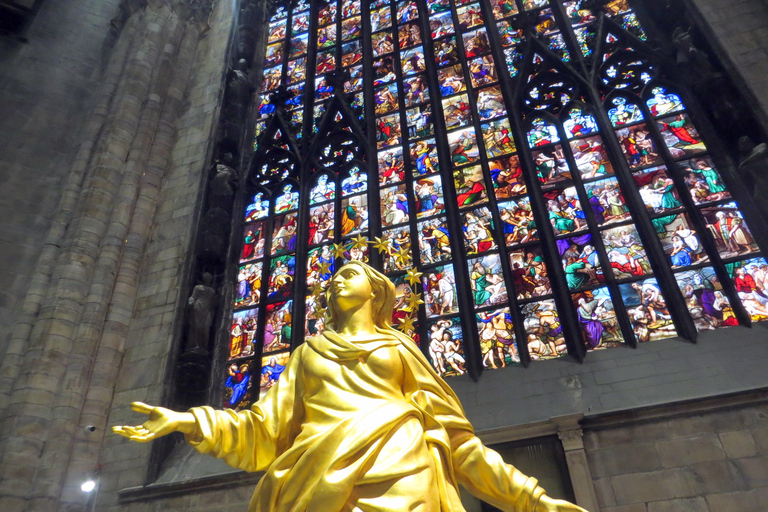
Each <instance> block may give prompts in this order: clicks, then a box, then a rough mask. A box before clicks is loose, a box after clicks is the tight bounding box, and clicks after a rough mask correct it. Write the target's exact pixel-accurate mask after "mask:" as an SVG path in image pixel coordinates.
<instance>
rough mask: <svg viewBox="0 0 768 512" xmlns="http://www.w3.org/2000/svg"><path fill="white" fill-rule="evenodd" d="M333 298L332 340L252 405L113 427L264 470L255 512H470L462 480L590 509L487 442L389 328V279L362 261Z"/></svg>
mask: <svg viewBox="0 0 768 512" xmlns="http://www.w3.org/2000/svg"><path fill="white" fill-rule="evenodd" d="M326 298H327V300H328V311H327V313H326V323H325V325H326V329H325V331H324V332H323V334H322V335H319V336H316V337H311V338H308V339H307V340H306V343H304V344H303V345H301V346H300V347H299V348H297V349H296V350H295V351H294V352H293V354H292V355H291V357H290V359H289V362H288V364H287V366H286V367H285V368H284V369H281V375H280V377H279V380H277V382H276V383H275V384H274V385H273V386H272V387H271V388H270V389H269V391H267V393H266V394H265V396H263V397H262V398H261V399H260V400H259V401H258V402H256V403H255V404H254V405H253V406H252V407H251V408H250V409H246V410H242V411H240V412H237V413H235V412H234V411H232V410H227V411H217V410H214V409H212V408H211V407H193V408H192V409H190V410H189V412H175V411H172V410H169V409H165V408H163V407H153V406H151V405H147V404H144V403H141V402H134V403H133V406H132V407H133V409H134V410H135V411H137V412H140V413H143V414H147V415H149V418H148V420H147V421H146V422H145V423H144V424H142V425H138V426H120V427H114V428H113V431H114V432H116V433H118V434H121V435H123V436H126V437H128V438H129V439H132V440H134V441H140V442H147V441H151V440H152V439H155V438H158V437H160V436H164V435H167V434H170V433H171V432H175V431H178V432H183V433H184V436H185V438H186V440H187V442H189V443H190V444H191V445H193V446H194V447H195V448H196V449H197V450H198V451H200V452H201V453H207V454H210V455H214V456H216V457H220V458H223V459H224V461H226V462H227V463H228V464H230V465H231V466H233V467H236V468H240V469H243V470H246V471H265V472H266V473H265V475H264V476H263V477H262V479H261V480H260V482H259V484H258V486H257V489H256V493H255V495H254V497H253V499H252V500H251V504H250V510H251V511H252V512H268V511H269V512H288V511H291V512H316V511H320V510H322V511H324V512H340V511H352V510H376V511H378V512H402V511H404V510H419V511H422V512H441V511H442V512H462V511H464V507H463V506H462V504H461V501H460V499H459V490H458V485H459V483H461V484H462V485H463V486H464V487H465V488H466V489H467V490H469V491H470V492H472V493H473V494H475V495H476V496H478V497H480V498H482V499H483V500H485V501H487V502H489V503H491V504H493V505H494V506H496V507H498V508H501V509H502V510H505V511H510V512H511V511H519V512H545V511H560V512H569V511H570V512H578V511H581V512H584V509H582V508H580V507H578V506H576V505H573V504H571V503H568V502H566V501H561V500H556V499H552V498H550V497H549V496H547V495H546V494H545V492H544V489H542V488H541V487H539V486H538V485H537V481H536V479H535V478H529V477H527V476H525V475H524V474H522V473H521V472H520V471H518V470H517V469H515V468H514V467H512V466H510V465H507V464H505V463H504V462H503V461H502V459H501V457H500V456H499V454H497V453H496V452H494V451H492V450H489V449H488V448H486V447H485V446H483V444H482V442H481V441H480V440H479V439H478V438H477V437H476V436H475V434H474V431H473V429H472V426H471V425H470V423H469V421H467V418H466V417H465V415H464V411H463V409H462V407H461V404H460V403H459V399H458V398H457V396H456V395H455V394H454V392H453V391H452V390H451V388H450V387H449V386H448V385H447V384H446V383H445V381H443V380H442V379H441V378H440V377H439V376H438V375H437V374H436V373H435V371H434V370H433V369H432V366H431V365H430V364H429V361H427V359H426V358H425V357H424V355H423V354H422V353H421V351H420V350H419V348H418V347H417V346H416V344H415V343H414V342H413V340H412V339H411V338H409V337H407V336H405V335H404V334H402V333H400V332H399V331H397V330H395V329H393V328H392V327H391V326H390V322H391V319H392V312H393V307H394V304H395V288H394V285H393V284H392V282H391V281H390V280H389V279H388V278H387V277H386V276H384V275H383V274H381V273H379V272H377V271H376V270H374V269H372V268H371V267H369V266H368V265H366V264H364V263H361V262H358V261H352V262H350V263H348V264H346V265H344V267H342V268H341V269H340V270H339V271H338V272H337V273H336V275H335V276H334V277H333V279H332V281H331V286H330V287H329V290H328V292H327V295H326Z"/></svg>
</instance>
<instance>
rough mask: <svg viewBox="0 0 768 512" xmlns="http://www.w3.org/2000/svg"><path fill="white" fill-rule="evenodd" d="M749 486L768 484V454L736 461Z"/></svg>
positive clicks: (764, 485)
mask: <svg viewBox="0 0 768 512" xmlns="http://www.w3.org/2000/svg"><path fill="white" fill-rule="evenodd" d="M734 463H735V464H736V466H737V467H738V468H739V470H740V472H741V474H742V475H744V479H745V480H746V484H747V486H749V487H766V486H768V456H762V457H751V458H749V459H739V460H737V461H734Z"/></svg>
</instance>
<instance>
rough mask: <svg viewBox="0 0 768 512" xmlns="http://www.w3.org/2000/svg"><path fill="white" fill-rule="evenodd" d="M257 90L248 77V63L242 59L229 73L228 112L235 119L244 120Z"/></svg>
mask: <svg viewBox="0 0 768 512" xmlns="http://www.w3.org/2000/svg"><path fill="white" fill-rule="evenodd" d="M255 90H256V88H255V87H254V86H253V84H251V80H250V78H249V77H248V61H247V60H245V59H240V60H238V61H237V67H236V68H229V70H228V71H227V110H228V113H229V114H230V115H231V116H234V117H235V119H243V117H244V116H245V111H246V109H247V108H248V104H249V103H250V99H251V95H252V94H253V92H254V91H255Z"/></svg>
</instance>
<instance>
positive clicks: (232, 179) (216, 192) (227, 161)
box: [210, 152, 240, 211]
mask: <svg viewBox="0 0 768 512" xmlns="http://www.w3.org/2000/svg"><path fill="white" fill-rule="evenodd" d="M239 183H240V178H239V176H238V174H237V171H236V170H235V169H233V168H232V153H229V152H227V153H224V156H222V157H221V160H220V161H218V162H217V163H216V171H215V173H214V174H213V177H212V178H211V185H210V187H211V203H212V204H211V206H212V207H214V208H222V209H224V210H227V211H229V209H230V207H231V206H232V201H233V200H234V197H235V192H236V191H237V187H238V185H239Z"/></svg>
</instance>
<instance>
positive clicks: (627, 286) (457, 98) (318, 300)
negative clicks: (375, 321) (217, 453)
mask: <svg viewBox="0 0 768 512" xmlns="http://www.w3.org/2000/svg"><path fill="white" fill-rule="evenodd" d="M593 3H594V2H592V3H589V2H585V1H583V0H563V1H562V2H559V3H558V2H550V1H548V0H490V1H488V2H479V1H476V0H454V1H450V0H371V1H369V2H362V1H359V0H355V1H350V2H338V1H337V0H330V1H328V2H313V1H304V2H300V3H299V4H297V5H293V6H289V5H288V4H283V3H281V2H278V4H279V5H276V6H274V7H272V9H273V12H272V15H271V16H270V17H269V18H268V19H265V20H264V23H265V26H268V28H267V29H266V30H267V35H266V37H265V39H266V41H265V46H264V48H265V49H264V54H263V60H262V62H261V65H260V67H259V69H260V70H263V71H261V72H260V75H259V76H258V77H254V82H255V83H256V84H257V89H258V90H257V91H256V94H255V96H256V100H255V101H256V104H255V105H254V107H253V111H254V119H253V122H254V123H255V138H254V150H255V155H254V158H255V160H254V162H255V163H254V164H252V166H251V167H252V171H248V172H251V174H248V173H247V172H246V174H245V176H244V177H242V181H241V183H239V184H238V186H239V187H240V189H242V194H243V195H242V198H241V199H238V201H240V202H238V203H236V204H239V205H241V206H239V208H241V210H239V211H240V212H241V213H239V214H238V217H239V220H238V222H239V224H237V225H233V228H232V229H233V233H234V235H233V236H234V238H235V239H237V240H239V242H237V247H235V248H234V249H233V251H234V253H235V255H234V256H233V257H232V259H233V261H235V262H236V264H237V267H236V270H235V269H233V272H232V275H233V276H236V277H234V282H233V283H232V287H233V288H234V290H235V292H234V297H233V298H231V299H228V304H227V306H228V307H229V308H230V309H229V310H228V313H226V314H227V315H228V316H227V318H230V319H231V328H230V333H229V350H224V352H226V353H227V357H226V361H220V362H219V363H218V364H223V365H225V366H222V367H221V373H220V374H219V375H221V376H222V377H221V378H222V379H223V380H222V381H221V383H220V384H219V386H220V389H221V390H222V391H221V392H222V397H223V402H224V406H225V407H228V408H231V409H233V410H236V411H237V410H242V409H244V408H246V407H249V406H250V404H252V403H253V402H254V401H255V400H257V399H258V397H259V396H261V395H262V394H263V393H265V392H266V391H267V390H269V389H270V388H271V387H273V386H274V385H275V383H277V382H278V380H279V378H280V375H281V373H282V371H283V370H284V369H285V365H286V364H287V362H288V358H289V357H290V351H291V350H292V349H293V348H295V347H296V346H297V345H298V344H300V343H301V342H302V340H303V339H304V337H306V336H311V335H316V334H318V333H321V332H323V330H324V329H325V315H326V311H327V307H328V304H327V301H326V297H325V293H326V292H327V290H328V288H329V285H330V282H331V279H332V277H333V273H334V271H335V270H336V269H338V268H339V267H340V266H341V265H343V264H344V263H345V262H348V261H352V260H358V261H365V262H369V263H370V264H371V265H373V266H375V267H376V268H377V269H379V270H381V271H383V272H384V273H385V274H386V276H387V277H388V278H389V279H390V280H391V281H392V282H393V284H394V285H395V289H396V305H395V310H394V313H393V318H392V325H393V326H394V328H396V329H398V330H400V331H401V332H403V333H405V334H407V335H408V336H411V337H413V339H414V340H415V341H416V343H417V344H418V345H419V348H420V349H421V350H422V351H423V352H424V354H425V356H426V357H427V358H428V360H429V361H430V363H431V364H432V366H433V368H434V369H435V371H436V372H437V373H439V374H440V375H442V376H444V377H452V376H459V375H465V374H470V375H472V376H473V377H477V374H478V372H481V371H483V370H493V369H500V368H504V367H506V366H510V365H516V364H518V363H523V364H526V365H527V364H528V363H529V362H531V361H533V362H536V361H542V360H547V359H552V358H558V357H561V356H565V355H571V356H574V357H577V358H581V357H583V356H584V354H585V353H587V354H588V353H589V352H591V351H595V350H603V349H609V348H615V349H616V350H621V349H620V348H618V347H623V346H628V345H629V346H634V345H636V344H637V343H646V342H655V341H658V340H663V339H666V338H673V337H677V336H685V335H686V333H688V334H691V332H692V330H693V327H695V329H696V330H699V331H703V330H711V329H719V328H725V327H730V326H736V325H738V324H739V319H741V320H743V321H745V322H746V320H747V319H751V321H753V322H758V321H764V320H768V262H767V261H766V259H765V255H764V253H763V252H761V248H760V246H759V245H758V240H759V239H760V232H754V231H753V228H754V229H756V228H757V226H758V225H759V224H756V223H757V222H759V221H758V220H756V219H753V218H752V217H750V212H751V211H752V208H751V207H750V206H749V205H747V204H746V203H744V202H743V200H742V199H741V198H739V197H736V195H735V194H732V190H731V189H730V188H729V186H728V180H729V176H731V174H732V171H733V169H732V168H731V167H730V166H731V165H732V164H731V163H729V162H728V161H724V160H723V159H722V158H720V157H719V156H718V155H717V154H713V153H711V152H710V148H713V147H719V146H718V142H717V141H710V140H709V139H706V137H705V135H706V136H707V137H708V133H709V132H708V131H707V130H705V129H704V128H703V127H702V126H701V125H699V124H698V123H699V117H698V116H697V114H696V112H697V110H698V109H697V108H693V107H694V105H693V102H694V100H693V99H692V96H690V95H689V94H688V91H686V90H685V89H677V88H676V86H674V85H673V82H670V81H668V80H669V75H668V69H667V68H666V67H665V66H666V64H664V63H659V62H657V61H656V60H655V56H653V55H649V53H648V52H647V51H646V50H645V48H644V47H641V46H642V45H641V44H640V42H641V41H645V40H646V39H647V36H646V33H645V30H644V29H643V27H642V17H641V14H642V13H640V14H638V13H635V11H633V9H632V6H631V5H630V3H629V2H628V1H627V0H610V1H606V2H597V3H594V4H595V5H592V4H593ZM588 4H589V5H588ZM598 4H599V5H598ZM542 45H543V46H542ZM545 48H546V50H544V49H545ZM500 59H501V60H503V62H502V61H500ZM684 100H685V101H684ZM689 107H690V110H689ZM281 112H282V113H283V114H285V115H282V114H280V113H281ZM700 128H701V131H700ZM705 139H706V140H705ZM239 193H240V192H239ZM739 201H741V202H739ZM297 266H299V267H304V266H306V271H305V270H302V269H301V268H300V269H299V271H298V272H297V271H296V267H297ZM299 295H301V296H299ZM302 301H303V302H302ZM682 304H685V309H686V310H687V314H688V316H687V317H686V316H684V315H683V317H681V318H678V317H676V316H675V315H682V314H683V313H684V312H685V311H682V309H683V308H682ZM670 305H671V306H673V307H670ZM673 311H674V313H673ZM294 320H295V321H296V325H294ZM587 357H588V355H587ZM259 371H260V372H261V373H260V377H258V378H256V375H259V373H258V372H259ZM256 383H258V390H257V387H256Z"/></svg>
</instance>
